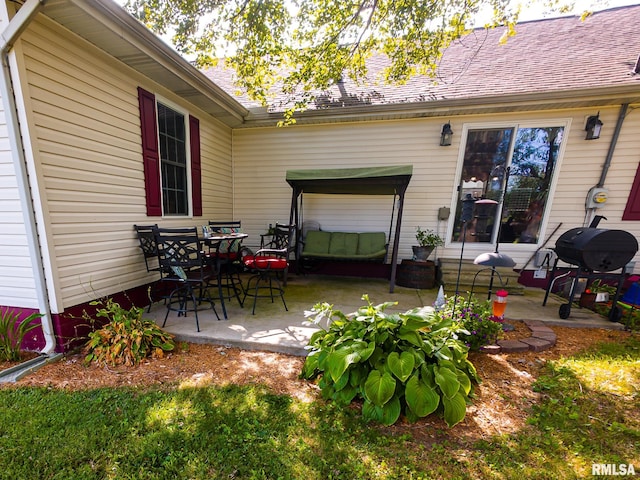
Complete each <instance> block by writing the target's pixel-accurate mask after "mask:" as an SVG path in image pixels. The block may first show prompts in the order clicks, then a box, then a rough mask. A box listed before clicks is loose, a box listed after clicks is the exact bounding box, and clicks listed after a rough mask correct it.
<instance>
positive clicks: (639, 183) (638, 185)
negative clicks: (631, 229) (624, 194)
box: [622, 164, 640, 220]
mask: <svg viewBox="0 0 640 480" xmlns="http://www.w3.org/2000/svg"><path fill="white" fill-rule="evenodd" d="M622 220H640V164H638V168H637V170H636V176H635V178H634V179H633V185H632V186H631V192H629V198H628V199H627V206H626V207H625V209H624V213H623V214H622Z"/></svg>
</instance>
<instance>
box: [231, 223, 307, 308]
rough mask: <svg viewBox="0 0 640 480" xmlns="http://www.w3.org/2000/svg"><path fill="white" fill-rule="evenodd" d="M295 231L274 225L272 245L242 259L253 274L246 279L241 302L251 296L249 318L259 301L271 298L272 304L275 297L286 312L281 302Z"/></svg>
mask: <svg viewBox="0 0 640 480" xmlns="http://www.w3.org/2000/svg"><path fill="white" fill-rule="evenodd" d="M294 231H295V225H282V224H278V223H277V224H276V227H275V229H274V233H273V237H272V240H271V242H269V243H268V244H266V245H265V246H264V248H261V249H260V250H258V251H257V252H256V253H255V255H246V256H245V257H243V259H242V261H243V263H244V265H245V266H246V267H247V268H248V269H249V270H250V271H251V272H253V273H254V274H253V275H252V276H251V277H250V278H249V280H248V282H247V286H246V288H245V290H244V300H246V298H247V296H250V297H253V309H252V310H251V314H252V315H254V314H255V312H256V301H257V299H258V298H271V303H273V301H274V297H275V296H276V295H277V296H279V297H280V298H281V299H282V304H283V305H284V309H285V310H286V311H289V309H288V308H287V303H286V302H285V300H284V288H283V283H284V285H285V286H286V280H287V273H288V271H289V255H290V253H291V245H292V238H293V234H294ZM281 279H282V282H281ZM274 282H275V285H274ZM267 290H268V293H267V292H266V291H267ZM244 300H243V301H244Z"/></svg>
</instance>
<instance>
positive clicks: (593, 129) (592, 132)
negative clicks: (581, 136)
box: [584, 112, 603, 140]
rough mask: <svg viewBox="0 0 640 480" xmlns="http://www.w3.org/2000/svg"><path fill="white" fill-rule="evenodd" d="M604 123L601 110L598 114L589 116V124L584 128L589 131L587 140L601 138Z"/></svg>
mask: <svg viewBox="0 0 640 480" xmlns="http://www.w3.org/2000/svg"><path fill="white" fill-rule="evenodd" d="M602 125H603V123H602V122H601V121H600V112H598V114H597V115H591V116H590V117H589V118H587V125H586V126H585V127H584V129H585V130H586V132H587V136H586V137H585V140H596V139H598V138H600V130H602Z"/></svg>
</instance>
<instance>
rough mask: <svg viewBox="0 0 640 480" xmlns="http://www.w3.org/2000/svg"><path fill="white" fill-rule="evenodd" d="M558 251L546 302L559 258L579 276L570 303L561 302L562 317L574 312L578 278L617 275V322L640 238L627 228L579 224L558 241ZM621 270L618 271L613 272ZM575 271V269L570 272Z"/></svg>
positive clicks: (611, 316) (614, 314) (614, 316)
mask: <svg viewBox="0 0 640 480" xmlns="http://www.w3.org/2000/svg"><path fill="white" fill-rule="evenodd" d="M554 250H555V252H556V255H557V258H556V260H555V263H554V265H553V270H552V273H551V277H550V279H549V284H548V285H547V291H546V295H545V299H544V303H543V305H544V304H546V301H547V297H548V295H549V291H550V290H551V287H552V285H553V281H554V279H555V272H556V269H557V266H558V261H559V260H562V261H563V262H565V263H568V264H570V265H574V266H575V267H574V270H575V278H574V280H573V284H572V286H571V291H570V293H569V303H567V304H563V305H560V311H559V315H560V318H568V317H569V314H570V313H571V303H572V302H573V297H574V295H575V289H576V287H577V286H578V280H579V279H580V278H581V277H582V278H587V279H593V278H596V277H608V278H612V277H615V278H617V283H618V287H617V289H616V294H615V297H614V298H613V301H612V307H611V311H610V312H609V319H610V320H613V321H617V320H619V319H620V316H621V312H620V309H619V308H618V307H617V301H618V297H619V296H620V290H621V288H622V284H623V281H624V275H625V271H624V268H625V266H626V265H627V264H628V263H629V262H630V261H631V259H633V257H634V256H635V254H636V253H637V252H638V241H637V240H636V238H635V237H634V236H633V235H631V234H630V233H629V232H625V231H624V230H606V229H602V228H595V227H593V226H592V227H578V228H572V229H571V230H568V231H566V232H565V233H563V234H562V235H560V237H559V238H558V240H557V241H556V247H555V249H554ZM616 270H620V273H618V274H610V273H609V272H614V271H616ZM569 273H571V272H569Z"/></svg>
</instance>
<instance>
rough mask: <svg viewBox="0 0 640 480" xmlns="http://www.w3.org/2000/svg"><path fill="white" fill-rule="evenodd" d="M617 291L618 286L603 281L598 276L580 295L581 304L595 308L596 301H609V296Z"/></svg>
mask: <svg viewBox="0 0 640 480" xmlns="http://www.w3.org/2000/svg"><path fill="white" fill-rule="evenodd" d="M615 293H616V287H614V286H611V285H608V284H606V283H603V282H602V281H601V280H600V279H599V278H597V279H595V280H594V281H593V282H591V285H589V286H588V287H587V288H586V289H585V290H584V292H583V293H582V295H580V306H581V307H583V308H590V309H593V308H594V306H595V303H596V302H608V301H609V296H610V295H615Z"/></svg>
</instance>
